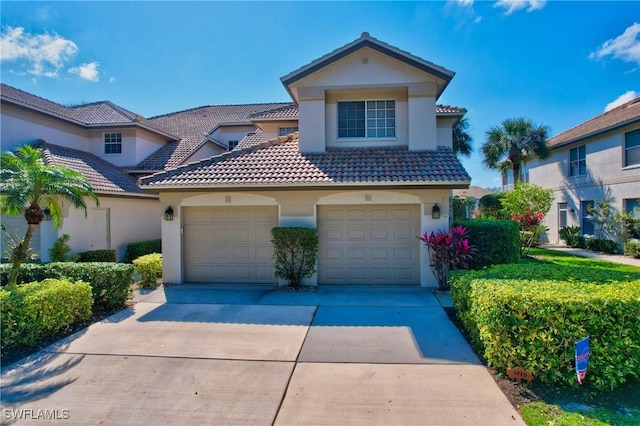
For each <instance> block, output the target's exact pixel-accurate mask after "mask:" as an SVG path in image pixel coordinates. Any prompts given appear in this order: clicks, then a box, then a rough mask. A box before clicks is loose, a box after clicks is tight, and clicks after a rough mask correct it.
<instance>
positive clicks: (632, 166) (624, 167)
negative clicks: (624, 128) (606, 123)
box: [622, 129, 640, 170]
mask: <svg viewBox="0 0 640 426" xmlns="http://www.w3.org/2000/svg"><path fill="white" fill-rule="evenodd" d="M633 132H640V129H635V130H629V131H628V132H624V133H623V134H622V170H629V169H635V168H638V167H640V163H635V164H629V165H626V163H627V151H629V150H632V149H638V150H640V146H634V147H633V148H627V134H629V133H633Z"/></svg>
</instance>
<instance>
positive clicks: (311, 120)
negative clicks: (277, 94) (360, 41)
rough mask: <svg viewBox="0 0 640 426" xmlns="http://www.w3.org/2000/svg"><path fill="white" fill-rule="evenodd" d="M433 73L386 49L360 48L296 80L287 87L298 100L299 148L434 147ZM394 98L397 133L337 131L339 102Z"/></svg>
mask: <svg viewBox="0 0 640 426" xmlns="http://www.w3.org/2000/svg"><path fill="white" fill-rule="evenodd" d="M440 84H442V82H439V81H438V80H437V79H436V78H435V77H433V76H431V75H429V74H427V73H425V72H422V71H420V70H418V69H416V68H413V67H411V66H409V65H407V64H406V63H404V62H401V61H399V60H396V59H393V58H391V57H389V56H386V55H383V54H381V53H379V52H377V51H375V50H373V49H370V48H363V49H360V50H358V51H356V52H354V53H352V54H350V55H348V56H346V57H344V58H341V59H340V60H338V61H336V62H334V63H332V64H330V65H328V66H326V67H325V68H323V69H321V70H319V71H317V72H315V73H313V74H311V75H309V76H306V77H304V78H302V79H300V80H299V81H297V82H295V83H293V84H292V85H291V86H290V87H289V88H290V90H291V92H292V93H293V95H294V97H295V98H296V99H297V100H298V105H299V117H300V150H301V151H302V152H320V151H323V150H324V149H325V147H327V146H359V147H362V146H381V145H387V146H393V145H405V146H409V148H410V149H416V150H422V149H434V148H435V147H436V146H437V145H439V144H440V143H439V141H438V139H437V137H438V132H437V127H436V115H435V104H436V96H437V90H438V86H439V85H440ZM373 99H376V100H383V99H384V100H395V101H396V136H395V137H394V138H384V139H373V138H362V139H354V138H348V139H347V138H345V139H339V138H338V137H337V134H338V131H337V102H338V101H350V100H351V101H355V100H373Z"/></svg>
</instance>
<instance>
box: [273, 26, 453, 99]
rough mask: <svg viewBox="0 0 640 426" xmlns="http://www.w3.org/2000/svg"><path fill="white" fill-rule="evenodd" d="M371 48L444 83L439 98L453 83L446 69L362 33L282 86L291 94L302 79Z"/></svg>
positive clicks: (292, 74)
mask: <svg viewBox="0 0 640 426" xmlns="http://www.w3.org/2000/svg"><path fill="white" fill-rule="evenodd" d="M363 48H370V49H373V50H375V51H377V52H379V53H381V54H383V55H386V56H389V57H391V58H393V59H396V60H398V61H400V62H403V63H405V64H407V65H409V66H411V67H413V68H416V69H418V70H420V71H422V72H425V73H428V74H430V75H432V76H434V77H436V78H438V79H440V80H442V81H443V85H442V88H441V89H440V90H439V92H438V96H439V95H440V94H441V93H442V91H444V88H445V87H446V86H447V85H448V83H449V82H450V81H451V79H452V78H453V76H454V75H455V73H454V72H453V71H450V70H448V69H446V68H444V67H441V66H439V65H436V64H434V63H433V62H429V61H426V60H424V59H422V58H419V57H417V56H415V55H412V54H411V53H409V52H406V51H403V50H400V49H398V48H397V47H394V46H391V45H389V44H387V43H384V42H382V41H380V40H378V39H376V38H374V37H371V36H370V35H369V33H366V32H364V33H362V35H361V36H360V38H358V39H356V40H354V41H353V42H351V43H349V44H346V45H345V46H342V47H340V48H338V49H336V50H334V51H333V52H330V53H328V54H326V55H324V56H322V57H321V58H318V59H316V60H314V61H312V62H311V63H309V64H307V65H304V66H302V67H300V68H298V69H297V70H295V71H292V72H290V73H289V74H287V75H286V76H284V77H282V78H281V79H280V80H281V81H282V84H283V85H284V86H285V87H286V88H287V90H288V91H289V93H291V91H290V88H289V87H290V86H291V85H292V84H294V83H296V82H298V81H300V80H301V79H303V78H305V77H307V76H309V75H311V74H314V73H316V72H318V71H320V70H322V69H324V68H326V67H327V66H329V65H331V64H333V63H335V62H336V61H339V60H340V59H343V58H345V57H346V56H348V55H351V54H352V53H354V52H356V51H358V50H360V49H363Z"/></svg>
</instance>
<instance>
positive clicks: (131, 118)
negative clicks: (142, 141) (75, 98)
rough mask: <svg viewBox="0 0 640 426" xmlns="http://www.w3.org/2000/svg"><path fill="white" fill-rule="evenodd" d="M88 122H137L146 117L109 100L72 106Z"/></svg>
mask: <svg viewBox="0 0 640 426" xmlns="http://www.w3.org/2000/svg"><path fill="white" fill-rule="evenodd" d="M70 109H71V110H73V111H74V112H75V113H76V116H77V117H79V118H81V119H82V121H83V122H85V123H87V124H111V123H136V122H139V121H144V118H143V117H141V116H139V115H137V114H135V113H133V112H131V111H127V110H126V109H124V108H122V107H119V106H118V105H116V104H114V103H112V102H109V101H102V102H93V103H90V104H84V105H77V106H72V107H70Z"/></svg>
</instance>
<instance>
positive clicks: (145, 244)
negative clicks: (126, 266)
mask: <svg viewBox="0 0 640 426" xmlns="http://www.w3.org/2000/svg"><path fill="white" fill-rule="evenodd" d="M151 253H162V240H148V241H136V242H134V243H129V244H128V245H127V251H126V252H125V254H124V262H125V263H132V262H133V261H134V260H135V259H137V258H139V257H140V256H144V255H147V254H151Z"/></svg>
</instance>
